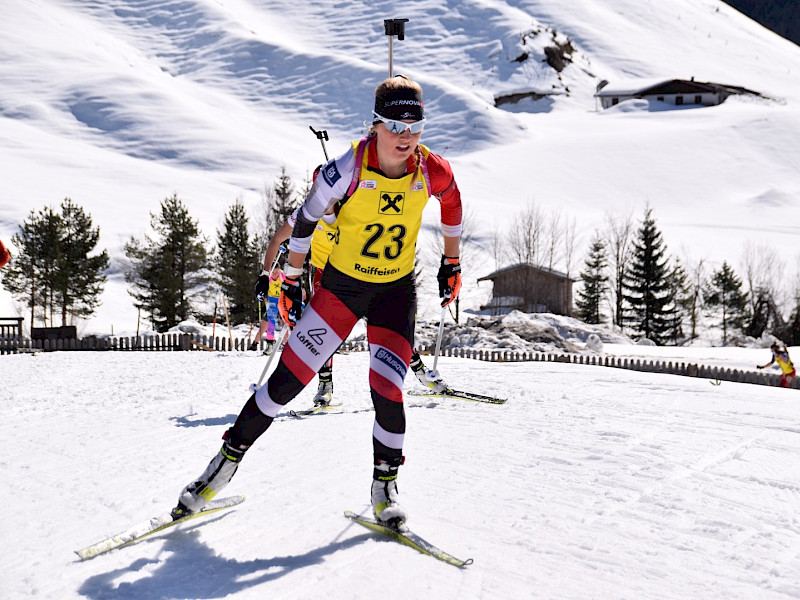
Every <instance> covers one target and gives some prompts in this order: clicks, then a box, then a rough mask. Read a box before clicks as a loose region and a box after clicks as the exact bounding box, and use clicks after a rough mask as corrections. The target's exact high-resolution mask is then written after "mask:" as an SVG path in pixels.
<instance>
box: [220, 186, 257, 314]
mask: <svg viewBox="0 0 800 600" xmlns="http://www.w3.org/2000/svg"><path fill="white" fill-rule="evenodd" d="M248 223H249V219H248V218H247V214H246V211H245V209H244V205H243V204H242V203H241V201H240V200H237V201H236V202H235V203H234V204H232V205H231V207H230V209H229V210H228V213H227V214H226V215H225V222H224V229H223V230H222V231H220V230H217V253H216V255H215V263H216V264H215V266H216V273H217V281H218V283H219V286H220V288H221V289H222V293H223V294H225V296H226V297H227V298H228V302H229V303H230V319H231V323H232V324H234V325H238V324H240V323H244V322H246V321H248V320H249V319H250V316H251V314H252V308H253V301H254V295H255V292H254V291H253V285H254V282H255V279H256V276H257V275H258V273H259V271H260V268H259V265H260V263H259V256H258V251H257V249H256V246H255V244H254V243H253V241H251V239H250V233H249V231H248Z"/></svg>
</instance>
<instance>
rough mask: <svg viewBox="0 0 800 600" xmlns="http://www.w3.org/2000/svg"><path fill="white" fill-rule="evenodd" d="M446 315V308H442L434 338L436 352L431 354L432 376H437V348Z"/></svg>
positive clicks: (440, 345)
mask: <svg viewBox="0 0 800 600" xmlns="http://www.w3.org/2000/svg"><path fill="white" fill-rule="evenodd" d="M446 315H447V307H446V306H443V307H442V318H441V319H439V334H438V335H437V336H436V351H435V352H434V353H433V368H432V369H431V374H432V375H438V373H437V372H436V363H438V362H439V348H441V347H442V334H443V333H444V318H445V316H446Z"/></svg>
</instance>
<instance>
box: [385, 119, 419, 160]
mask: <svg viewBox="0 0 800 600" xmlns="http://www.w3.org/2000/svg"><path fill="white" fill-rule="evenodd" d="M403 122H404V123H414V121H403ZM375 131H376V133H377V134H378V159H379V160H380V161H381V163H382V164H383V163H384V162H386V163H389V162H391V163H393V164H402V165H404V166H405V162H406V161H407V160H408V157H409V156H411V155H412V154H413V153H414V150H416V148H417V144H419V138H420V137H422V132H421V131H420V132H419V133H411V131H409V130H408V129H406V130H405V131H404V132H402V133H392V132H391V131H389V130H388V129H387V128H386V125H385V124H384V123H377V124H376V125H375Z"/></svg>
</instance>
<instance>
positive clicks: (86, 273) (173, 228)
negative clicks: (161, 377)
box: [0, 168, 310, 332]
mask: <svg viewBox="0 0 800 600" xmlns="http://www.w3.org/2000/svg"><path fill="white" fill-rule="evenodd" d="M309 187H310V183H309V182H308V181H307V182H306V185H305V188H304V189H303V190H302V191H301V192H300V193H296V192H295V187H294V184H293V183H292V181H291V179H290V178H289V176H288V174H287V173H286V169H285V168H283V169H282V170H281V174H280V176H279V177H278V179H277V181H276V183H275V184H274V186H273V187H272V188H268V189H266V190H265V193H264V195H263V203H262V204H263V206H262V207H261V213H260V214H259V215H258V217H260V219H258V220H259V222H258V223H257V224H256V225H255V226H254V227H252V228H251V226H250V219H249V218H248V216H247V214H246V211H245V208H244V205H243V204H242V203H241V201H240V200H237V201H235V202H234V203H233V204H232V205H231V206H230V208H229V209H228V211H227V213H226V214H225V217H224V220H223V225H222V229H220V230H217V232H216V246H215V248H213V249H212V250H210V251H209V250H208V249H207V247H208V245H209V240H208V238H206V237H205V236H203V235H202V233H201V231H200V229H199V226H198V221H197V220H196V219H194V218H192V217H191V215H190V214H189V210H188V208H187V207H186V205H185V204H184V202H183V201H182V200H181V199H180V198H179V197H178V195H177V194H173V195H172V196H169V197H167V198H164V200H162V202H161V205H160V209H159V211H158V212H157V213H151V214H150V227H151V229H152V235H145V236H144V238H143V239H136V238H135V237H131V238H130V239H129V240H128V241H127V243H126V244H125V246H124V253H125V258H126V260H125V261H124V265H123V268H122V271H123V274H124V277H125V281H126V282H127V283H129V284H130V289H129V293H130V295H131V296H132V298H133V303H134V305H135V306H136V307H137V308H138V309H139V310H140V311H141V312H142V313H143V315H144V317H145V318H146V319H147V320H149V321H150V322H151V323H152V325H153V328H154V329H155V330H156V331H159V332H163V331H167V330H169V329H170V328H171V327H174V326H176V325H177V324H178V323H180V322H181V321H184V320H186V319H189V318H191V317H199V318H201V319H204V320H208V321H210V320H211V318H212V317H213V315H212V314H208V305H209V303H210V301H213V298H215V297H217V295H218V292H221V293H222V295H223V296H224V297H225V298H226V299H227V302H226V308H227V310H228V316H229V318H230V321H231V325H238V324H241V323H245V322H251V321H253V320H255V319H257V312H256V310H255V301H254V292H253V285H254V283H255V279H256V275H257V274H258V269H259V265H260V264H261V260H262V257H263V252H264V248H265V247H266V244H267V242H268V241H269V240H270V239H271V238H272V236H273V235H274V234H275V232H276V231H277V229H278V228H279V227H280V226H281V225H283V223H284V222H285V221H286V219H287V218H288V217H289V215H291V214H292V212H293V211H294V209H295V208H296V207H297V206H298V205H299V203H300V201H301V199H302V198H303V197H304V195H305V193H306V192H307V191H308V188H309ZM253 229H258V233H256V234H253V233H252V230H253ZM99 239H100V229H99V227H94V226H93V225H92V219H91V217H90V216H89V215H88V214H86V213H85V212H84V210H83V209H82V208H80V207H79V206H77V205H75V204H74V203H73V202H72V200H71V199H70V198H66V199H65V200H64V202H63V203H62V205H61V207H60V212H57V211H55V210H54V209H52V208H50V207H46V208H44V209H42V210H40V211H38V212H34V211H31V213H30V215H29V216H28V217H27V218H26V219H25V221H24V222H23V223H22V224H21V225H20V227H19V232H18V233H16V234H14V236H13V237H12V242H13V244H14V246H16V248H17V253H16V255H13V256H12V260H11V261H10V262H9V264H8V265H6V266H5V267H4V268H3V269H2V271H0V275H2V283H3V286H4V287H5V288H6V289H7V290H8V291H9V292H10V293H11V294H12V296H14V297H15V298H16V299H17V300H18V301H21V302H23V303H24V304H25V305H26V306H27V307H28V308H29V310H30V319H31V324H32V325H33V326H36V325H37V324H43V325H50V326H53V325H54V324H59V323H60V324H61V325H67V324H72V323H74V322H75V319H76V318H87V317H90V316H91V315H92V314H94V312H95V310H96V308H97V307H98V305H99V303H100V297H101V295H102V292H103V287H104V284H105V282H106V274H105V273H106V271H107V270H108V268H109V258H108V254H107V253H106V251H105V250H102V251H100V252H99V253H98V252H96V250H97V244H98V241H99ZM221 308H222V307H217V306H215V312H216V310H217V309H220V311H221ZM220 316H221V315H220Z"/></svg>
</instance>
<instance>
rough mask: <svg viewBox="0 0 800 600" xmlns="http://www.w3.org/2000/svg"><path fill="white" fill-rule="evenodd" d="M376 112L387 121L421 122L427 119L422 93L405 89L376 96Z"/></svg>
mask: <svg viewBox="0 0 800 600" xmlns="http://www.w3.org/2000/svg"><path fill="white" fill-rule="evenodd" d="M375 112H376V113H378V114H379V115H380V116H382V117H386V118H387V119H396V120H398V121H402V120H403V119H413V120H415V121H421V120H422V119H423V118H424V117H425V113H424V110H423V107H422V93H420V92H418V91H416V90H412V89H408V88H404V89H400V90H391V91H389V92H386V93H384V94H381V95H379V96H375Z"/></svg>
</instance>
